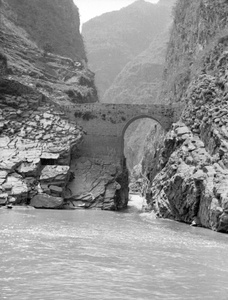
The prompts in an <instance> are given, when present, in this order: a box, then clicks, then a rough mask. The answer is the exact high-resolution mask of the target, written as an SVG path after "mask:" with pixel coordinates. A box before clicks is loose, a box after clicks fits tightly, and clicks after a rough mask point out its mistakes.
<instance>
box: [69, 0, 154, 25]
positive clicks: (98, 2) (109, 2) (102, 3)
mask: <svg viewBox="0 0 228 300" xmlns="http://www.w3.org/2000/svg"><path fill="white" fill-rule="evenodd" d="M147 1H148V2H151V3H157V2H158V1H159V0H147ZM133 2H135V0H74V3H75V4H76V5H77V7H78V8H79V13H80V19H81V23H84V22H86V21H88V20H89V19H92V18H94V17H96V16H99V15H101V14H103V13H105V12H108V11H113V10H119V9H121V8H122V7H124V6H127V5H129V4H131V3H133Z"/></svg>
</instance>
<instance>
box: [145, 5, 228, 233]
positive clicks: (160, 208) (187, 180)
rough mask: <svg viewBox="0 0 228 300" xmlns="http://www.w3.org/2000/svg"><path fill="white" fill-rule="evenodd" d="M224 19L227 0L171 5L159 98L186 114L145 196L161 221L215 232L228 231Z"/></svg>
mask: <svg viewBox="0 0 228 300" xmlns="http://www.w3.org/2000/svg"><path fill="white" fill-rule="evenodd" d="M225 12H226V13H225ZM216 14H217V15H216ZM215 15H216V18H215ZM218 16H220V17H221V18H218ZM227 16H228V5H227V2H225V1H219V4H218V5H217V4H215V3H210V4H209V3H208V1H199V2H196V1H193V2H192V3H191V4H190V3H189V4H187V3H185V2H184V1H182V0H180V1H178V3H177V6H176V11H175V20H174V26H173V30H172V34H171V40H170V44H169V49H168V55H167V63H166V65H167V66H168V67H169V70H168V73H167V74H166V79H167V84H166V85H165V83H164V85H165V89H164V91H165V92H163V94H162V96H166V97H167V96H168V97H169V99H170V100H171V101H172V102H175V101H181V102H182V103H185V109H184V111H183V113H182V117H181V119H180V122H179V123H177V124H174V125H173V126H172V129H171V130H170V131H169V132H168V134H167V135H166V137H165V139H164V142H163V143H162V145H161V147H160V151H159V153H157V154H158V155H157V161H156V167H155V168H156V170H157V172H156V174H153V176H152V178H151V179H152V182H151V188H150V190H149V193H150V195H149V197H148V204H149V209H151V210H154V211H155V212H156V213H157V215H158V216H159V217H163V218H171V219H175V220H178V221H181V222H187V223H189V224H191V223H192V224H193V225H199V226H203V227H207V228H210V229H213V230H216V231H219V232H228V185H227V183H228V160H227V159H228V142H227V140H228V131H227V124H228V101H227V100H228V86H227V79H228V73H227V68H228V28H227V26H226V25H225V24H227V22H225V20H226V21H227ZM180 24H181V26H180ZM189 24H191V27H190V26H189ZM190 28H191V29H190ZM180 31H181V32H182V35H181V34H179V33H180ZM194 33H197V34H194ZM185 37H187V39H185ZM178 45H179V46H180V47H179V46H178ZM184 45H185V46H184ZM174 61H175V63H174ZM184 62H185V69H183V68H182V67H183V63H184ZM181 73H183V74H182V76H180V74H181ZM174 79H176V80H175V82H174V81H173V80H174Z"/></svg>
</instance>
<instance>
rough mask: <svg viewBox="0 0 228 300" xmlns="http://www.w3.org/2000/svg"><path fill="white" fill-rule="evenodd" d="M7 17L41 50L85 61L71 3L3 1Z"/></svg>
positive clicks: (68, 0) (76, 15)
mask: <svg viewBox="0 0 228 300" xmlns="http://www.w3.org/2000/svg"><path fill="white" fill-rule="evenodd" d="M2 5H3V6H4V7H5V9H6V11H7V16H8V17H9V19H10V20H11V21H13V22H14V23H15V25H17V26H21V27H22V28H23V29H25V30H26V32H27V33H28V35H29V38H30V39H31V40H32V41H34V42H36V43H37V45H38V46H39V47H40V48H42V49H47V51H48V52H53V53H57V54H60V55H63V56H67V57H70V58H72V59H75V60H82V59H83V60H85V61H86V60H87V58H86V55H85V49H84V45H83V40H82V37H81V35H80V33H79V27H80V19H79V13H78V8H77V7H76V6H75V5H74V3H73V0H51V1H49V0H2Z"/></svg>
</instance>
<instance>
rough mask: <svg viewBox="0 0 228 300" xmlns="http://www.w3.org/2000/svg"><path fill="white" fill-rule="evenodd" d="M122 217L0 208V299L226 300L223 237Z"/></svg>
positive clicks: (227, 259)
mask: <svg viewBox="0 0 228 300" xmlns="http://www.w3.org/2000/svg"><path fill="white" fill-rule="evenodd" d="M130 205H131V206H130V208H129V209H128V210H126V211H125V212H107V211H106V212H105V211H95V210H76V211H61V210H22V209H12V210H6V209H1V210H0V257H1V265H0V287H1V288H0V299H1V300H3V299H7V300H84V299H85V300H98V299H99V300H105V299H111V300H114V299H119V300H125V299H126V300H134V299H137V300H144V299H146V300H156V299H167V300H172V299H173V300H178V299H181V300H188V299H194V300H196V299H206V300H207V299H208V300H209V299H211V300H214V299H217V300H223V299H224V300H227V299H228V236H227V235H225V234H219V233H215V232H212V231H210V230H207V229H203V228H195V227H190V226H188V225H186V224H181V223H177V222H174V221H168V220H159V219H155V218H152V217H150V215H148V214H145V213H140V211H138V208H139V207H138V206H137V204H135V203H134V201H132V202H130Z"/></svg>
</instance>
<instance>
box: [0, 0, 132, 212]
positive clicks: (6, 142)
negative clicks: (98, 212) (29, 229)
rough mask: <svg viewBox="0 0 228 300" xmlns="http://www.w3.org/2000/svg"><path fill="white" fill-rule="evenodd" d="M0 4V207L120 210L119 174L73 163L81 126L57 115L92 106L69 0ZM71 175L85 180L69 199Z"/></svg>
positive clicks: (82, 160)
mask: <svg viewBox="0 0 228 300" xmlns="http://www.w3.org/2000/svg"><path fill="white" fill-rule="evenodd" d="M0 5H1V16H0V17H1V28H0V205H3V206H4V205H11V204H13V205H15V204H30V206H33V207H36V208H59V209H60V208H61V209H63V208H64V209H76V208H81V207H83V208H89V207H90V208H91V207H94V208H100V209H112V210H113V209H118V208H121V207H123V206H126V203H127V202H124V203H120V201H119V199H120V198H121V193H122V186H121V185H120V184H121V183H122V181H124V180H123V178H125V177H126V176H125V174H122V173H121V172H122V169H121V170H117V169H116V167H115V165H114V164H113V163H109V164H107V165H106V166H104V165H102V164H101V163H100V162H99V161H97V160H93V159H92V158H89V159H88V158H87V157H79V151H78V147H79V145H80V144H81V143H82V142H83V136H84V132H83V128H82V127H81V126H79V125H77V124H76V120H75V119H74V120H73V121H70V119H69V118H68V116H67V115H66V114H65V113H64V109H63V107H65V106H70V105H73V104H76V103H88V102H89V103H91V102H97V101H98V98H97V91H96V88H95V85H94V73H92V72H91V71H90V70H89V69H88V68H87V65H86V63H85V61H86V57H85V54H84V53H85V52H84V45H83V42H82V37H81V35H80V34H79V24H80V21H79V16H78V10H77V8H76V7H75V6H74V5H73V1H71V0H65V1H62V0H61V1H56V0H54V1H48V0H40V1H33V0H32V1H31V0H20V1H13V0H12V1H11V0H10V1H4V0H2V1H1V2H0ZM25 14H26V17H25ZM66 16H67V18H66ZM33 22H34V24H33ZM55 39H56V40H55ZM65 39H66V40H65ZM47 40H48V41H49V43H50V44H49V45H48V47H46V46H47V45H46V42H47ZM69 43H70V44H69ZM50 45H51V47H49V46H50ZM59 54H61V56H60V55H59ZM88 165H89V167H88V168H87V167H86V166H88ZM82 166H83V168H82ZM80 172H81V173H80ZM75 174H80V177H81V178H84V177H83V176H84V175H85V177H86V178H85V179H86V182H87V186H86V187H85V186H82V187H81V186H80V184H78V185H77V186H76V187H75V186H74V187H73V194H72V190H70V188H69V187H70V186H72V182H74V183H75V181H74V180H75ZM117 181H118V182H120V184H118V183H117ZM125 181H126V180H125ZM124 188H125V187H124ZM121 205H122V206H121Z"/></svg>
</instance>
